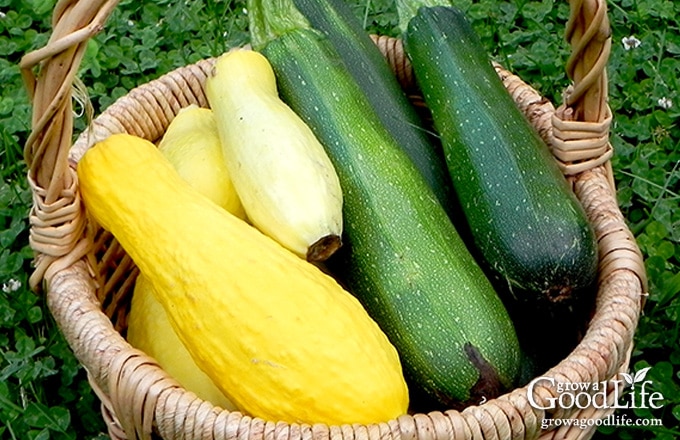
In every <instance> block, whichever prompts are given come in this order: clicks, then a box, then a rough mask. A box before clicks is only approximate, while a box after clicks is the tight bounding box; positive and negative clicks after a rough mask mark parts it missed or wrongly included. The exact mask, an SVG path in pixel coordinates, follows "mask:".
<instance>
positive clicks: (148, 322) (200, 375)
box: [127, 274, 236, 410]
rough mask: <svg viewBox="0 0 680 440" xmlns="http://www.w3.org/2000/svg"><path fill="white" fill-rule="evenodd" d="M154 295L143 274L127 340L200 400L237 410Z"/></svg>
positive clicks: (131, 308)
mask: <svg viewBox="0 0 680 440" xmlns="http://www.w3.org/2000/svg"><path fill="white" fill-rule="evenodd" d="M154 295H155V294H154V292H153V288H152V287H151V285H150V283H149V281H148V280H147V278H146V277H145V276H143V275H141V274H140V275H139V276H138V277H137V280H136V281H135V290H134V293H133V295H132V304H131V306H130V313H129V314H128V331H127V340H128V342H129V343H130V345H132V346H133V347H136V348H138V349H140V350H142V351H143V352H144V353H146V354H148V355H149V356H151V357H152V358H154V359H155V360H156V361H157V362H158V364H159V365H160V366H161V367H162V368H163V370H165V372H166V373H168V374H169V375H170V376H172V377H173V378H174V379H176V380H177V382H179V383H180V385H182V386H183V387H184V388H186V389H187V390H189V391H192V392H193V393H195V394H196V395H197V396H198V397H200V398H201V399H203V400H207V401H208V402H210V403H212V404H213V405H217V406H219V407H221V408H224V409H228V410H234V409H236V406H235V405H234V404H233V403H231V401H230V400H229V399H228V398H227V397H226V396H225V395H224V393H223V392H222V391H220V390H219V388H217V386H215V384H214V383H213V381H212V380H211V379H210V378H209V377H208V376H207V375H206V374H205V373H204V372H203V371H202V370H201V369H200V368H199V367H198V366H197V365H196V362H194V360H193V358H192V357H191V355H190V354H189V351H188V350H187V349H186V348H185V347H184V344H182V341H180V339H179V337H178V336H177V335H176V334H175V330H174V329H173V328H172V326H171V324H170V320H169V319H168V315H167V313H165V310H164V309H163V306H162V305H161V303H160V302H158V300H157V299H156V297H155V296H154Z"/></svg>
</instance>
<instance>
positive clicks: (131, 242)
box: [78, 135, 408, 425]
mask: <svg viewBox="0 0 680 440" xmlns="http://www.w3.org/2000/svg"><path fill="white" fill-rule="evenodd" d="M78 177H79V180H80V189H81V192H82V196H83V200H84V203H85V206H86V208H87V209H88V211H89V212H90V214H91V215H92V216H93V217H94V219H95V220H96V221H97V222H98V223H99V224H100V225H101V226H102V227H104V228H105V229H107V230H109V231H111V232H112V233H113V234H114V236H115V237H116V238H117V239H118V241H119V242H120V243H121V245H122V246H123V247H124V248H125V249H126V251H127V252H128V253H129V254H130V256H131V257H132V259H133V260H134V261H135V262H136V263H137V265H138V266H139V268H140V270H141V271H142V273H144V274H145V275H146V276H147V277H148V279H149V280H150V282H151V283H152V285H153V288H154V290H155V292H157V294H158V300H159V302H160V303H161V304H162V305H163V308H164V309H165V310H166V312H167V313H168V317H169V318H170V322H171V324H172V325H173V327H174V328H175V330H176V332H177V334H178V336H179V337H180V339H181V340H182V342H183V343H184V345H185V346H186V347H187V349H188V350H189V352H190V353H191V356H192V357H193V358H194V360H195V361H196V363H197V364H198V365H199V366H200V367H201V369H202V370H203V371H205V372H206V374H207V375H208V376H209V377H210V378H211V379H212V380H213V381H214V382H215V384H216V385H217V386H218V387H219V388H220V390H222V392H224V393H225V394H226V395H227V397H228V398H229V400H231V401H232V402H233V403H234V404H235V405H236V406H237V407H239V408H240V409H242V410H243V411H245V412H247V413H248V414H250V415H253V416H257V417H261V418H263V419H266V420H271V421H279V420H280V421H286V422H298V423H326V424H336V425H337V424H344V423H362V424H368V423H375V422H380V421H386V420H389V419H392V418H395V417H397V416H399V415H401V414H404V413H405V412H406V410H407V407H408V391H407V388H406V384H405V381H404V378H403V376H402V370H401V364H400V362H399V357H398V354H397V352H396V350H395V349H394V347H393V346H392V345H391V344H390V342H389V341H388V340H387V338H386V336H385V335H384V333H383V332H382V331H381V330H380V328H379V327H378V326H377V324H376V323H375V322H374V321H373V320H372V319H371V318H370V317H369V316H368V314H367V313H366V311H365V310H364V309H363V307H362V306H361V305H360V304H359V302H358V301H357V300H356V299H355V298H354V297H353V296H351V295H350V294H349V293H347V292H346V291H345V290H343V289H342V288H341V287H340V286H339V285H338V284H337V283H336V282H335V280H333V279H332V278H331V277H329V276H328V275H326V274H324V273H323V272H321V270H319V269H318V268H317V267H315V266H314V265H312V264H310V263H308V262H306V261H304V260H302V259H301V258H298V257H297V256H296V255H295V254H293V253H292V252H289V251H287V250H286V249H284V248H283V247H282V246H281V245H279V244H278V243H276V242H275V241H273V240H272V239H270V238H268V237H266V236H265V235H263V234H262V233H260V232H259V231H257V230H256V229H254V228H253V227H251V226H249V225H247V224H246V223H245V222H243V221H242V220H240V219H238V218H237V217H235V216H233V215H231V214H229V213H228V212H227V211H225V210H223V209H221V208H219V207H218V206H217V205H215V204H214V203H212V202H210V200H209V199H207V198H206V197H204V196H202V195H200V194H199V193H198V192H197V191H195V190H194V189H193V188H191V187H190V186H189V184H188V183H186V182H185V181H184V180H182V179H181V178H180V177H179V175H178V174H177V172H176V171H175V170H174V169H173V167H172V165H170V163H169V162H168V161H167V160H166V159H165V158H164V157H163V156H162V154H161V153H160V152H159V151H158V150H157V149H156V148H155V147H154V146H153V144H151V143H149V142H147V141H145V140H142V139H139V138H136V137H133V136H129V135H114V136H111V137H110V138H108V139H107V140H105V141H103V142H100V143H98V144H97V145H95V146H94V147H93V148H91V149H90V150H89V151H88V152H87V153H86V154H85V155H84V156H83V158H82V159H81V161H80V162H79V164H78Z"/></svg>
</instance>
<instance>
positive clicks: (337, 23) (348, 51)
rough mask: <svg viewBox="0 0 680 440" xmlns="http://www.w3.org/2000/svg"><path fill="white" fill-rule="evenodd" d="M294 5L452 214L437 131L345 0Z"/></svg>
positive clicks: (448, 181)
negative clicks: (321, 36)
mask: <svg viewBox="0 0 680 440" xmlns="http://www.w3.org/2000/svg"><path fill="white" fill-rule="evenodd" d="M295 5H296V6H297V8H298V10H299V11H300V12H301V13H302V14H303V15H304V16H305V18H306V19H307V20H308V21H309V23H310V24H311V26H312V27H313V28H314V29H317V30H320V31H321V32H322V33H323V34H324V35H326V37H327V38H328V41H329V42H330V43H331V44H332V45H333V47H334V48H335V49H336V51H337V52H338V54H339V55H340V57H341V58H342V60H343V61H344V63H345V66H346V67H347V70H348V71H349V73H350V74H351V75H352V76H353V77H354V80H355V81H356V82H357V84H358V85H359V87H361V89H362V91H363V93H364V95H365V96H366V98H367V99H368V100H369V102H370V103H371V104H372V106H373V108H375V110H376V113H377V114H378V116H379V117H380V120H381V121H382V124H383V126H385V127H386V128H387V129H388V130H389V131H390V133H392V135H393V136H394V138H395V139H398V140H399V145H400V146H401V147H403V148H404V150H405V151H406V154H407V155H408V156H409V157H410V158H411V160H412V161H413V163H414V164H415V165H416V168H418V170H419V171H420V172H421V173H422V174H423V177H425V180H426V181H427V183H428V184H429V185H430V187H431V188H432V189H433V191H434V193H435V195H436V196H437V198H438V199H439V201H440V202H441V204H442V206H443V207H444V209H446V210H447V212H449V214H450V215H455V214H458V211H455V210H454V207H455V206H456V201H455V200H453V197H454V196H453V189H452V185H451V178H450V177H449V174H448V170H447V168H446V162H445V161H444V155H443V153H442V151H441V145H440V144H439V142H438V139H437V137H436V136H434V135H433V133H432V132H431V131H430V130H429V127H427V126H426V124H425V123H424V121H423V119H422V118H421V116H420V115H419V114H418V112H416V110H415V107H414V106H413V105H412V103H411V101H409V99H408V97H407V96H406V93H405V92H404V90H403V89H402V87H401V85H400V84H399V81H397V78H396V76H395V74H394V72H393V71H392V69H391V68H390V66H389V64H388V63H387V60H386V59H385V57H384V56H383V54H382V53H381V52H380V50H379V49H378V47H377V46H376V44H375V43H374V42H373V40H372V39H371V37H370V36H369V34H368V33H367V32H366V31H365V30H364V28H363V27H362V25H361V22H360V21H359V18H358V17H357V16H356V15H355V14H354V12H353V11H352V10H351V9H350V7H349V5H348V4H347V3H346V2H345V1H344V0H295Z"/></svg>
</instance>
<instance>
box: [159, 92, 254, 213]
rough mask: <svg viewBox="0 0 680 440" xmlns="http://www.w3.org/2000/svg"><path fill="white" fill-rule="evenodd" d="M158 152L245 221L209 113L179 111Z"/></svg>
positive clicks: (192, 107)
mask: <svg viewBox="0 0 680 440" xmlns="http://www.w3.org/2000/svg"><path fill="white" fill-rule="evenodd" d="M158 149H159V150H160V151H161V152H162V153H163V155H164V156H165V157H166V158H167V159H168V160H169V161H170V163H171V164H172V165H173V166H174V167H175V169H176V170H177V172H178V173H179V175H180V176H181V177H182V178H183V179H184V180H186V181H187V182H189V183H190V184H191V186H193V187H194V188H196V189H197V190H198V191H199V192H201V193H202V194H204V195H205V196H206V197H208V198H209V199H211V200H212V201H213V202H215V203H217V204H218V205H220V206H222V207H224V209H226V210H227V211H229V212H231V213H232V214H234V215H236V216H238V217H245V211H244V209H243V205H242V204H241V200H240V199H239V197H238V194H237V192H236V190H235V189H234V183H233V182H232V179H231V176H230V175H229V169H228V168H227V166H226V164H225V162H224V156H223V154H222V144H221V143H220V138H219V134H218V132H217V123H216V121H215V115H214V114H213V112H212V110H210V109H207V108H201V107H198V106H197V105H194V104H192V105H190V106H188V107H184V108H183V109H181V110H180V111H179V112H178V113H177V115H176V116H175V117H174V118H173V120H172V121H171V122H170V125H169V126H168V129H167V130H166V131H165V134H164V135H163V138H162V139H161V142H160V143H159V144H158Z"/></svg>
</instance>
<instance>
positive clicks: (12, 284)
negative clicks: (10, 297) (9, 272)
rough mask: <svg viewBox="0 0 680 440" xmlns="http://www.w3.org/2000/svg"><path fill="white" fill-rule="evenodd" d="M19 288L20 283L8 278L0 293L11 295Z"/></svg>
mask: <svg viewBox="0 0 680 440" xmlns="http://www.w3.org/2000/svg"><path fill="white" fill-rule="evenodd" d="M20 287H21V281H19V280H15V279H14V278H10V280H9V281H7V282H6V283H2V291H3V292H5V293H12V292H16V291H17V290H19V288H20Z"/></svg>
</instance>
